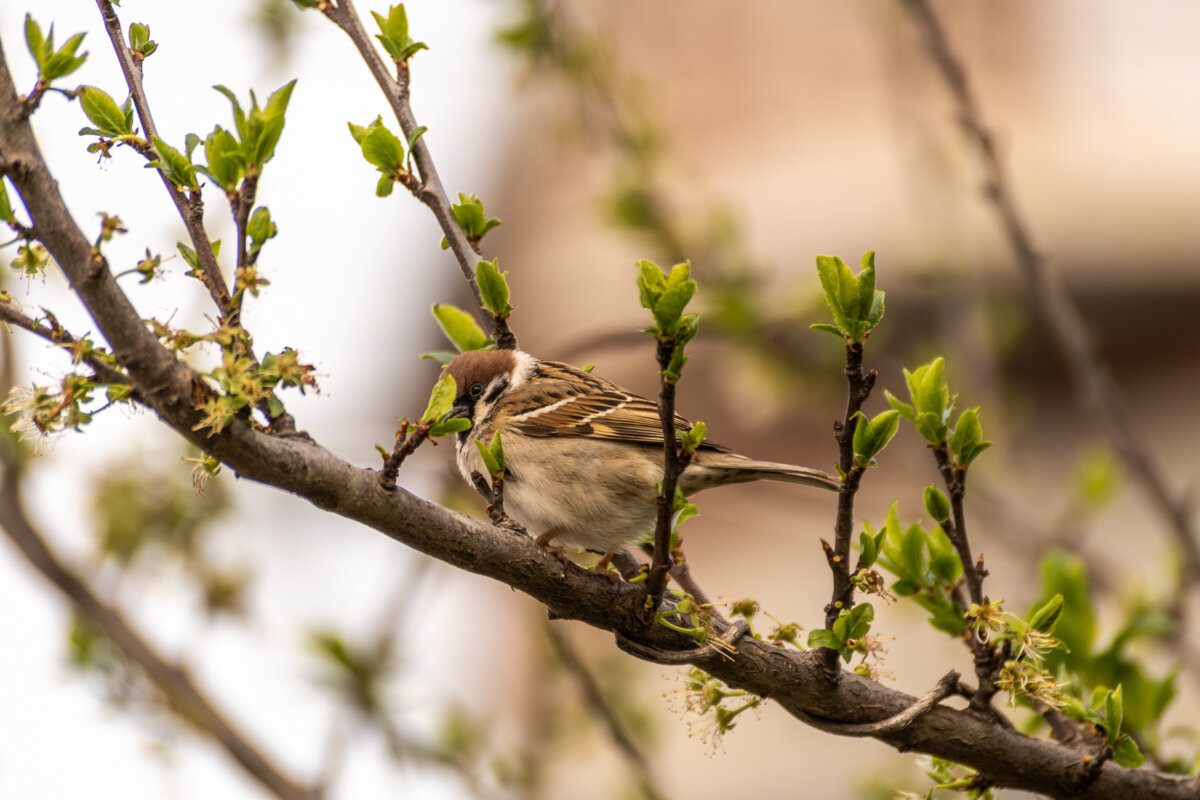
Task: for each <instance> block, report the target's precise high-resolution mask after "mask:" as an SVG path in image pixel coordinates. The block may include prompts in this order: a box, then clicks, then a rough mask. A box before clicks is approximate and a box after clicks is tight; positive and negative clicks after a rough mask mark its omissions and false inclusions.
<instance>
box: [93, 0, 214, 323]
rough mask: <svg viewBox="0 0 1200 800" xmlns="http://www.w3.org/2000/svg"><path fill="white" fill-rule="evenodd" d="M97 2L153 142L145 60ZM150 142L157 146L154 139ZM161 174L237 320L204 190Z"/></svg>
mask: <svg viewBox="0 0 1200 800" xmlns="http://www.w3.org/2000/svg"><path fill="white" fill-rule="evenodd" d="M96 5H97V6H99V7H100V15H101V17H103V19H104V29H105V30H106V31H107V32H108V38H109V41H110V42H112V46H113V50H114V51H115V52H116V54H117V62H118V63H119V64H120V65H121V72H122V73H123V74H124V76H125V84H126V85H127V86H128V87H129V96H130V97H131V98H132V99H133V107H134V108H135V109H137V114H138V119H139V120H140V121H141V123H142V130H143V131H144V132H145V134H146V141H147V142H151V137H153V136H158V129H157V128H155V126H154V117H153V116H151V114H150V103H149V101H148V100H147V99H146V90H145V89H144V88H143V86H142V65H141V62H140V61H138V60H137V59H135V58H134V57H133V54H132V53H131V52H130V51H129V48H128V47H127V46H126V45H125V39H124V37H123V36H122V34H121V21H120V19H118V18H117V12H116V11H115V10H114V9H113V6H112V2H111V1H110V0H96ZM150 146H151V147H152V148H153V146H154V145H153V143H152V142H151V145H150ZM158 175H159V177H160V178H161V179H162V182H163V186H165V187H166V189H167V193H168V194H169V195H170V196H171V202H173V203H174V204H175V208H176V210H177V211H178V212H179V217H180V219H182V220H183V224H184V226H185V227H186V228H187V232H188V238H190V239H191V241H192V247H194V248H195V250H196V258H197V259H199V261H200V269H201V275H202V279H203V283H204V285H205V287H206V288H207V289H208V293H209V295H211V296H212V299H213V302H214V303H216V305H217V309H218V310H219V311H220V312H221V317H222V319H225V320H226V321H228V322H230V323H231V324H236V322H237V320H236V319H234V318H232V317H236V309H234V308H233V298H232V297H231V296H230V294H229V286H228V285H227V284H226V283H225V276H224V275H222V274H221V266H220V265H219V264H218V263H217V257H216V255H214V254H213V250H212V242H210V241H209V238H208V231H206V230H205V229H204V204H203V203H202V202H201V200H200V193H199V192H192V193H191V194H190V195H189V196H184V194H183V192H181V191H180V190H179V188H178V187H176V186H175V184H173V183H172V182H171V181H170V179H168V178H167V176H166V174H165V173H163V172H162V171H161V170H159V171H158ZM231 315H232V317H231Z"/></svg>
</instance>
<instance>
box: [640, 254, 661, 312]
mask: <svg viewBox="0 0 1200 800" xmlns="http://www.w3.org/2000/svg"><path fill="white" fill-rule="evenodd" d="M637 268H638V298H639V300H640V301H641V303H642V308H646V309H649V310H651V311H653V310H654V306H655V305H656V304H657V303H658V298H660V297H662V293H663V290H664V289H666V286H667V276H666V275H664V274H663V271H662V270H661V269H659V267H658V265H657V264H655V263H654V262H653V261H645V260H642V261H638V262H637Z"/></svg>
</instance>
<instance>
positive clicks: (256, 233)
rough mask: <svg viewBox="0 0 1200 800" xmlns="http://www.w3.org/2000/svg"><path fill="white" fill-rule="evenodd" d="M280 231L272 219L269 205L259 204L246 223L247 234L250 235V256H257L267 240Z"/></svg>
mask: <svg viewBox="0 0 1200 800" xmlns="http://www.w3.org/2000/svg"><path fill="white" fill-rule="evenodd" d="M278 233H279V227H278V226H277V225H276V224H275V223H274V222H273V221H272V220H271V212H270V211H268V210H267V207H266V206H259V207H258V208H256V209H254V213H253V214H251V215H250V220H249V222H247V223H246V235H247V236H249V237H250V252H249V256H250V258H251V259H253V258H255V257H256V256H257V255H258V252H259V251H260V250H261V249H262V246H263V245H264V244H266V243H267V240H268V239H274V238H275V236H276V235H277V234H278Z"/></svg>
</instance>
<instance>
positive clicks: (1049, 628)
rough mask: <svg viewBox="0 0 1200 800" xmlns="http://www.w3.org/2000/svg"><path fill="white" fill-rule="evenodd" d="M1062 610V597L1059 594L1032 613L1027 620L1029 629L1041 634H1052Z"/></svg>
mask: <svg viewBox="0 0 1200 800" xmlns="http://www.w3.org/2000/svg"><path fill="white" fill-rule="evenodd" d="M1063 608H1064V603H1063V596H1062V595H1061V594H1056V595H1054V597H1051V598H1050V599H1049V600H1047V601H1046V602H1045V604H1044V605H1042V607H1041V608H1039V609H1038V610H1037V611H1035V612H1033V614H1032V615H1031V616H1030V618H1029V627H1030V628H1033V629H1034V630H1037V631H1041V632H1042V633H1054V629H1055V628H1056V627H1057V626H1058V621H1059V619H1061V618H1062V613H1063Z"/></svg>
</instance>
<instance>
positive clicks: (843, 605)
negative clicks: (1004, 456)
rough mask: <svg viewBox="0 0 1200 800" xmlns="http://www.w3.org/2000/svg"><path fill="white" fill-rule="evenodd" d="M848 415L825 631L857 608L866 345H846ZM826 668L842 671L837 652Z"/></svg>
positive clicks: (868, 380) (828, 553) (871, 377)
mask: <svg viewBox="0 0 1200 800" xmlns="http://www.w3.org/2000/svg"><path fill="white" fill-rule="evenodd" d="M845 374H846V415H845V416H844V417H843V418H842V419H841V420H840V421H839V422H837V423H836V424H835V425H834V433H835V438H836V439H837V443H838V466H839V467H840V471H841V473H842V475H843V476H844V486H843V488H842V492H841V494H840V495H838V510H837V518H836V521H835V522H834V540H833V541H834V544H833V547H832V548H831V547H830V546H829V544H828V543H827V542H825V541H824V540H822V542H821V544H822V545H823V547H824V549H825V558H826V560H827V561H828V562H829V569H830V571H831V572H832V573H833V591H832V595H831V599H830V601H829V605H827V606H826V607H825V627H826V628H832V627H833V623H834V622H836V621H837V618H838V616H839V615H840V614H841V613H842V611H843V610H845V609H849V608H851V607H852V606H853V605H854V584H852V583H851V582H850V540H851V538H852V536H853V534H854V497H855V495H856V494H857V493H858V486H859V483H860V482H861V480H862V476H863V469H862V468H861V467H859V466H857V465H856V464H855V463H854V430H855V428H857V427H858V422H859V418H858V416H857V415H858V412H859V411H861V410H862V407H863V404H864V403H866V402H867V398H868V397H870V396H871V390H872V389H873V388H875V378H876V372H875V370H873V369H872V370H868V371H866V372H864V371H863V345H862V343H859V342H852V343H848V344H847V345H846V366H845ZM826 650H827V652H826V654H825V665H826V668H827V671H828V672H829V673H830V675H834V676H836V675H837V674H839V673H840V671H841V669H840V667H839V665H838V662H837V655H838V654H837V651H836V650H833V649H832V648H827V649H826Z"/></svg>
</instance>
